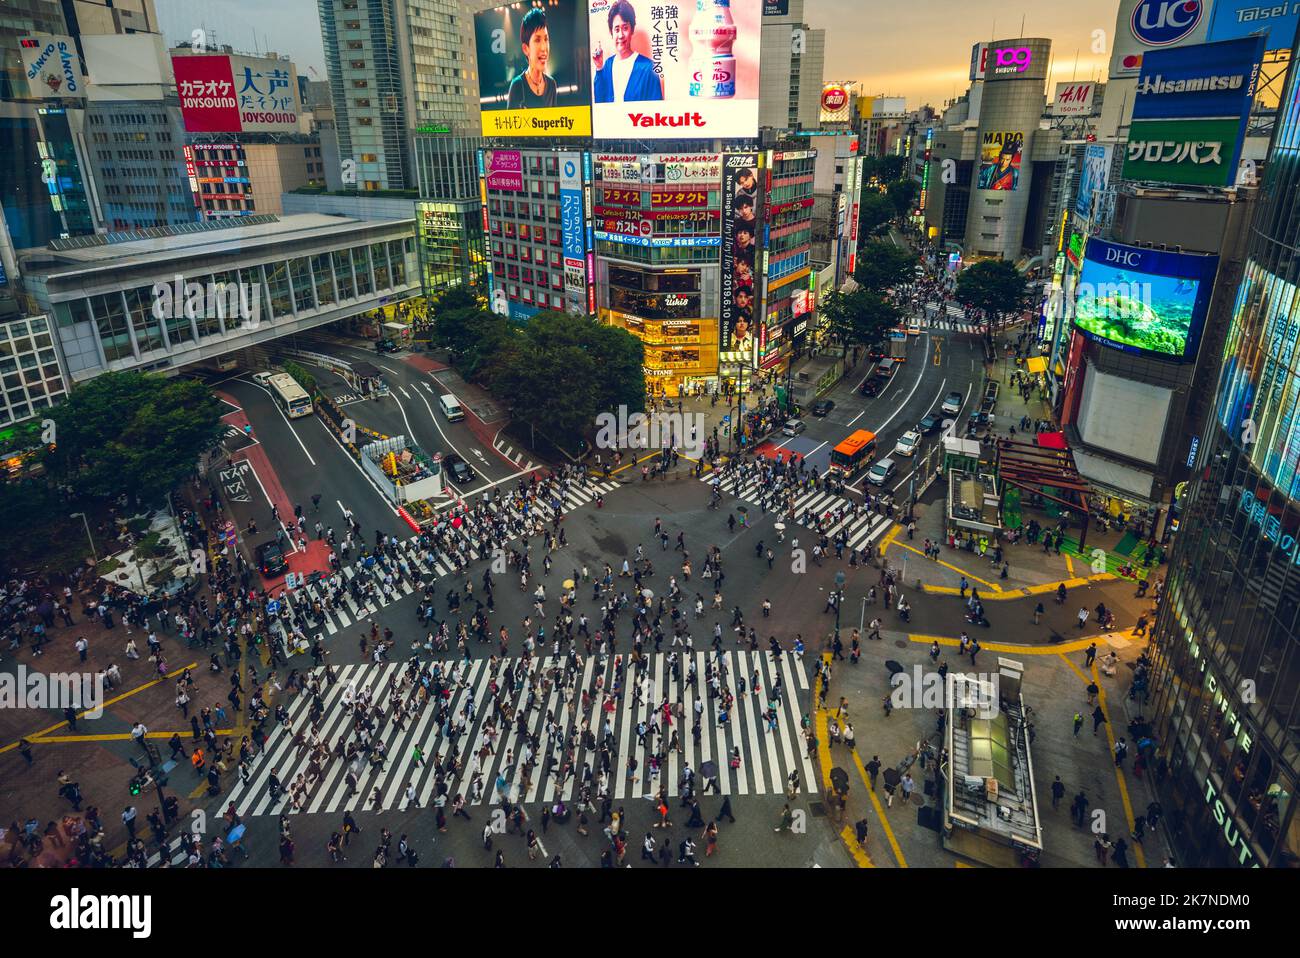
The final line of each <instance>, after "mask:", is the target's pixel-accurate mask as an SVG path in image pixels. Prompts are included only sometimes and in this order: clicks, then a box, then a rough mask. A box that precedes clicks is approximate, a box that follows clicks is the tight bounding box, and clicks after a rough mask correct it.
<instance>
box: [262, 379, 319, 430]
mask: <svg viewBox="0 0 1300 958" xmlns="http://www.w3.org/2000/svg"><path fill="white" fill-rule="evenodd" d="M268 385H269V387H270V390H271V395H272V396H274V397H275V401H276V404H277V405H279V407H280V410H281V411H282V412H283V413H284V414H285V415H286V416H288V417H289V418H290V419H296V418H298V417H299V416H310V415H311V413H312V408H311V397H310V396H308V395H307V391H306V390H305V389H303V388H302V387H301V386H299V385H298V380H296V379H294V378H293V377H292V376H290V375H289V374H288V373H276V374H275V375H274V376H272V377H271V378H270V380H269V383H268Z"/></svg>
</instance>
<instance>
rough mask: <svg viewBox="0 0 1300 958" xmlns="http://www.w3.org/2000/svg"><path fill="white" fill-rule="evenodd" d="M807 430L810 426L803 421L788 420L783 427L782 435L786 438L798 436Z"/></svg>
mask: <svg viewBox="0 0 1300 958" xmlns="http://www.w3.org/2000/svg"><path fill="white" fill-rule="evenodd" d="M807 428H808V424H807V423H805V422H804V421H803V420H802V419H788V420H786V423H785V425H784V426H783V427H781V433H782V434H783V435H786V436H797V435H799V433H801V432H803V431H804V430H805V429H807Z"/></svg>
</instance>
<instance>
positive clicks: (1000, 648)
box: [907, 634, 1095, 655]
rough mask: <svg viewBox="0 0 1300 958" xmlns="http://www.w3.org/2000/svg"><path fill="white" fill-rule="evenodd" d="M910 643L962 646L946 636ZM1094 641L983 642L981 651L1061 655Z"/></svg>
mask: <svg viewBox="0 0 1300 958" xmlns="http://www.w3.org/2000/svg"><path fill="white" fill-rule="evenodd" d="M907 638H908V641H910V642H916V643H918V644H920V645H929V644H930V643H931V642H938V643H939V644H940V645H946V646H954V647H956V646H960V645H961V640H960V639H950V638H948V636H946V635H911V634H909V635H908V637H907ZM1093 641H1095V640H1094V639H1091V638H1087V639H1077V640H1075V641H1074V642H1058V643H1057V644H1056V645H1050V646H1039V645H1013V644H1011V643H1009V642H981V643H980V650H981V651H986V652H1011V653H1014V654H1015V655H1059V654H1060V653H1062V652H1079V651H1082V650H1083V649H1086V648H1087V647H1088V645H1089V643H1091V642H1093Z"/></svg>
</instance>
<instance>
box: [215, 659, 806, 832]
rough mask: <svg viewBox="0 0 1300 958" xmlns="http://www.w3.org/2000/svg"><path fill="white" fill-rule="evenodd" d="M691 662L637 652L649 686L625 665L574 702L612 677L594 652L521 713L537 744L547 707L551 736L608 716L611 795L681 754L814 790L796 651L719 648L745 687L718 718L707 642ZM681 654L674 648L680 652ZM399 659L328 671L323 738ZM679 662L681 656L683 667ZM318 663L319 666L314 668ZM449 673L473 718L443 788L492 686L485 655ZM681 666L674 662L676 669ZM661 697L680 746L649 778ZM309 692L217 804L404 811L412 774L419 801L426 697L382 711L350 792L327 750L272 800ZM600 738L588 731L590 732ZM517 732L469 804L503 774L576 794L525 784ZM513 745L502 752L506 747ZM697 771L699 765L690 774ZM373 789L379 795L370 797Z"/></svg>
mask: <svg viewBox="0 0 1300 958" xmlns="http://www.w3.org/2000/svg"><path fill="white" fill-rule="evenodd" d="M689 654H690V655H691V656H693V659H694V662H695V665H696V668H697V670H698V682H697V686H698V687H692V686H691V685H689V684H688V683H686V682H685V681H683V682H681V683H680V684H679V683H678V682H677V681H676V680H674V679H673V677H672V676H671V674H670V672H669V666H668V653H657V654H654V655H651V656H649V657H648V658H647V667H646V672H645V674H646V675H648V676H649V679H650V684H651V689H650V692H649V694H647V695H646V696H644V697H643V699H642V701H641V702H639V703H638V702H637V701H636V699H635V698H634V696H633V694H632V688H631V684H632V682H633V681H635V679H636V677H638V676H639V675H640V673H639V672H637V671H636V670H629V672H628V673H627V675H626V681H627V682H628V686H627V687H626V688H625V689H624V691H623V694H622V696H621V697H620V698H618V699H614V700H613V702H612V704H613V708H612V711H609V710H606V706H605V703H604V697H603V696H601V695H595V696H593V697H592V701H591V704H590V706H589V708H588V709H587V710H584V709H583V708H582V698H581V690H582V689H583V688H587V689H591V688H592V683H593V682H594V680H595V677H596V676H597V675H603V676H604V678H605V687H606V688H609V687H611V683H612V680H613V671H614V668H613V658H612V657H610V658H608V659H607V660H606V661H605V662H604V663H600V662H598V660H597V658H596V657H592V658H590V659H588V660H587V661H586V662H585V663H584V666H583V670H582V674H581V679H580V685H579V686H578V689H577V691H576V693H575V694H572V695H570V694H568V693H567V692H565V691H564V690H562V689H561V688H559V687H553V688H551V690H550V691H549V692H548V693H546V694H545V695H542V696H539V697H538V700H537V703H536V705H535V706H534V708H533V710H532V711H531V712H527V713H526V714H525V724H526V727H527V729H528V731H529V732H530V734H535V735H541V736H543V749H545V748H546V745H547V743H546V740H545V729H544V723H545V716H546V714H547V712H548V711H551V712H553V713H554V715H555V719H556V722H557V725H558V727H559V729H560V732H559V735H560V737H561V738H567V737H568V736H569V735H570V734H572V732H573V731H574V730H575V729H577V728H579V727H580V726H581V725H582V723H583V722H586V723H588V726H589V727H590V728H591V729H592V730H593V732H595V731H597V730H602V729H603V728H604V727H605V726H606V725H608V727H609V729H610V731H611V732H612V734H613V736H614V741H615V743H616V746H615V747H616V749H617V758H616V760H615V761H614V762H613V764H612V766H611V770H610V777H611V781H610V785H611V793H612V795H613V797H614V799H615V800H616V801H618V800H623V799H627V798H638V797H641V798H647V799H648V798H652V797H653V796H654V795H655V794H656V793H657V792H658V789H659V787H660V785H662V786H664V787H666V788H667V789H668V794H669V795H670V796H675V795H678V794H679V788H680V775H681V773H682V770H683V768H684V767H685V765H688V764H689V765H690V766H691V768H692V769H695V770H696V771H697V772H698V771H699V769H700V767H701V766H702V764H703V763H704V762H709V761H712V762H715V763H716V764H717V767H718V785H719V788H720V790H721V792H722V794H725V795H750V794H754V795H761V794H780V793H783V792H784V791H785V789H786V787H787V782H788V780H789V775H790V773H791V772H795V771H797V772H798V773H799V778H800V788H801V791H803V792H805V793H811V792H812V791H814V790H815V782H816V778H815V776H814V769H813V766H812V762H811V760H810V759H809V757H808V755H807V752H806V749H805V747H804V743H803V740H802V733H801V728H800V715H801V710H800V706H799V697H800V695H801V694H802V695H803V696H804V697H805V698H806V697H807V695H808V694H809V692H808V676H807V672H806V670H805V668H804V664H803V662H802V661H792V658H793V657H792V656H791V655H789V654H787V655H782V656H781V660H780V662H779V663H777V662H773V661H772V658H771V656H770V654H768V653H765V652H750V651H748V650H743V649H742V650H733V651H727V652H724V653H722V659H723V661H724V662H725V663H726V665H727V668H728V683H729V684H730V685H731V687H732V688H733V689H734V688H735V687H736V680H737V678H739V677H743V678H744V679H745V682H746V691H745V692H744V693H743V694H740V693H738V694H737V695H736V700H735V703H734V707H733V710H732V713H731V715H730V717H729V719H728V721H727V722H726V724H719V722H718V717H719V715H718V706H719V704H720V700H719V699H717V698H710V697H709V695H708V694H707V684H706V682H705V678H704V675H705V665H706V662H707V661H708V660H709V658H710V657H711V656H713V655H714V653H712V652H708V653H706V652H693V653H689ZM683 658H684V656H683ZM519 662H520V660H519V659H505V660H504V661H502V662H501V666H502V667H504V666H505V665H516V666H517V665H518V663H519ZM559 663H560V660H555V659H552V658H551V657H545V658H535V659H533V661H532V663H531V669H532V672H533V674H534V675H535V674H537V672H538V670H539V669H549V668H552V667H554V666H555V665H557V664H559ZM405 667H406V666H405V663H394V664H385V665H351V666H344V667H342V668H340V669H338V670H337V673H338V681H336V682H334V683H332V684H331V685H330V686H329V687H328V688H327V689H325V690H324V692H323V693H322V699H323V701H324V712H323V714H322V716H321V719H320V723H319V724H320V729H321V738H322V740H323V741H325V742H326V743H330V744H333V743H337V741H338V740H339V738H341V737H345V738H350V737H351V736H352V728H351V723H352V719H351V713H350V710H349V709H348V708H347V707H346V706H345V705H344V704H343V703H344V697H345V693H347V690H348V689H352V690H354V691H355V690H356V689H360V688H363V687H366V686H369V687H370V688H371V689H372V692H373V695H374V701H375V702H376V703H378V704H380V705H381V706H386V705H387V704H388V700H389V697H390V695H391V687H390V681H391V679H392V677H393V676H394V675H397V674H399V673H400V671H401V670H404V669H405ZM684 668H685V666H683V669H684ZM318 672H319V670H318ZM755 672H757V674H758V676H759V685H760V694H759V695H758V696H757V697H755V696H754V695H753V694H752V692H751V682H752V677H753V675H754V673H755ZM455 674H456V677H457V679H456V683H455V686H454V688H453V691H452V695H451V703H450V709H449V713H448V714H449V715H450V716H452V717H453V720H454V717H455V716H457V715H459V714H460V713H461V711H462V709H464V708H465V707H466V705H467V703H473V704H472V711H471V716H472V717H471V719H470V720H469V722H468V723H467V725H466V728H465V732H464V733H463V734H462V735H461V736H460V738H459V739H458V740H457V744H456V749H457V754H458V756H459V758H460V760H461V762H462V764H463V766H464V771H463V772H462V773H461V775H460V776H459V778H458V779H456V780H454V781H452V782H449V783H448V784H449V787H450V789H451V792H452V794H455V793H456V792H466V793H468V782H469V777H470V765H471V761H472V758H473V754H474V752H475V751H476V750H477V749H478V748H479V746H480V733H481V732H482V731H483V729H484V720H485V719H486V718H487V717H488V716H489V715H490V714H491V712H492V709H491V696H490V695H489V692H488V688H489V684H490V682H491V679H492V677H493V674H495V673H492V672H491V670H490V666H489V660H486V659H475V660H466V661H461V662H459V663H457V665H456V672H455ZM683 674H684V673H683ZM777 677H779V678H780V680H781V684H782V694H781V702H780V703H779V704H778V706H777V716H778V717H777V727H776V730H775V731H774V732H769V731H768V730H767V722H766V719H765V718H764V712H765V711H766V706H767V702H768V693H769V690H770V689H771V688H772V684H773V682H774V681H775V679H776V678H777ZM527 695H528V685H527V683H525V684H524V685H523V687H522V688H521V690H520V691H519V692H518V693H517V694H512V695H511V699H512V702H511V704H512V705H513V706H515V707H516V708H519V707H522V706H524V705H525V703H526V700H527ZM664 697H667V698H668V699H669V700H671V701H676V700H677V699H678V697H680V699H681V701H682V705H683V709H684V711H685V716H684V718H683V719H681V720H680V721H679V720H678V719H677V717H676V716H673V718H672V722H673V727H674V728H676V731H677V733H678V735H679V737H680V744H681V751H680V754H679V753H678V752H675V751H674V752H670V753H669V755H668V759H667V761H666V762H665V763H664V765H663V767H662V768H661V769H660V772H659V775H660V776H661V778H660V779H659V780H658V781H656V780H654V779H653V778H652V777H651V776H650V770H649V765H648V761H649V757H650V754H649V750H650V746H649V745H648V744H647V745H641V744H640V743H639V740H638V737H637V735H636V726H637V724H638V723H639V722H642V721H645V722H647V723H649V722H650V720H651V718H652V716H653V714H654V713H656V711H657V708H658V705H659V703H660V702H661V701H662V699H663V698H664ZM309 702H310V699H309V697H308V696H306V695H301V696H299V697H298V698H297V699H296V700H295V701H294V702H293V703H292V704H291V705H290V707H289V721H288V723H287V724H286V725H283V726H278V727H276V728H275V729H274V730H273V731H272V733H271V735H270V736H269V738H268V739H267V742H266V746H265V748H264V750H263V751H262V753H261V754H260V755H259V757H258V758H257V759H255V763H256V764H255V767H254V769H253V771H252V772H251V774H250V777H249V780H248V782H247V783H244V782H240V783H239V784H237V785H236V786H235V788H234V790H233V791H232V792H231V793H230V795H229V796H228V797H227V798H225V799H223V800H222V803H223V804H226V803H231V802H233V803H234V805H235V808H236V810H237V811H238V813H239V814H240V815H241V816H249V815H253V816H259V815H279V814H322V813H323V814H329V815H334V814H342V812H343V811H344V810H349V811H353V812H356V811H361V810H364V811H372V810H406V809H407V808H408V807H409V802H408V801H407V798H406V786H407V783H411V784H412V785H413V786H414V788H415V792H416V795H417V801H418V802H419V804H420V805H421V806H424V805H427V804H428V803H429V802H430V801H432V799H433V794H434V789H435V787H436V776H435V764H436V761H437V758H436V757H437V756H441V758H442V760H443V761H444V762H445V760H446V749H447V738H446V734H445V733H446V731H447V728H446V727H445V725H444V726H443V727H434V725H433V715H434V709H433V707H432V706H431V705H430V706H427V707H426V708H424V709H423V710H422V711H421V712H420V713H419V714H418V715H417V716H416V717H415V718H413V719H411V720H408V721H407V722H406V724H405V725H404V727H403V728H401V729H398V728H397V727H396V725H395V724H394V723H393V722H392V721H391V720H389V721H386V722H385V724H384V726H383V728H382V729H380V730H379V732H378V733H377V738H378V739H379V740H382V741H383V742H384V745H385V748H386V749H387V757H386V760H385V762H384V765H383V767H382V768H379V767H376V766H371V765H370V764H369V763H363V768H362V769H361V770H360V776H359V781H358V783H357V788H356V791H355V792H352V793H349V789H348V783H347V778H346V773H345V768H344V763H343V762H342V761H341V760H339V759H337V758H333V757H332V758H331V759H330V760H329V762H328V764H327V765H326V767H325V768H324V769H322V773H321V776H320V778H319V780H318V781H317V783H316V785H315V786H314V787H313V788H311V789H310V790H309V792H308V794H307V798H306V799H305V801H304V802H303V804H302V807H301V808H300V809H294V808H293V806H292V804H291V803H290V802H289V799H288V795H287V793H286V794H285V795H282V796H281V797H280V798H279V799H277V800H274V801H273V800H272V799H271V796H270V792H269V789H268V783H269V781H270V776H271V770H272V769H277V770H278V771H277V776H278V777H279V779H280V781H281V782H282V783H284V785H285V787H286V789H287V788H288V787H289V785H290V784H291V783H292V782H293V781H294V780H295V779H296V778H297V777H298V775H299V774H301V773H303V772H305V771H306V770H307V768H308V766H309V764H310V754H309V751H308V750H307V749H305V748H304V749H297V748H295V746H294V744H293V732H292V730H293V729H295V728H303V727H305V724H306V721H307V713H308V710H309ZM697 702H698V703H699V708H700V724H701V732H702V734H701V736H700V742H699V743H698V745H697V743H696V742H695V740H694V738H693V736H692V734H691V730H690V726H691V725H692V723H693V716H694V714H695V710H696V707H697V704H696V703H697ZM663 731H664V734H665V736H666V737H667V738H668V739H670V738H671V735H672V731H673V728H670V727H668V726H667V725H665V726H664V729H663ZM600 737H603V734H602V735H601V736H598V738H600ZM417 745H418V746H419V747H420V748H421V750H422V753H423V755H424V756H425V757H426V758H425V760H421V761H418V762H417V759H416V751H415V747H416V746H417ZM522 746H523V742H522V741H521V738H520V735H519V729H518V724H517V722H516V723H511V724H510V725H509V726H503V727H501V729H500V734H499V737H498V739H497V741H496V743H495V746H494V751H493V753H492V754H491V755H490V756H489V757H488V759H487V762H486V763H485V764H484V765H483V767H482V781H483V783H484V790H483V793H482V794H481V795H480V796H479V797H478V798H477V799H476V800H475V801H473V802H471V804H477V805H483V804H497V803H499V802H500V800H501V798H502V797H503V796H502V795H501V794H500V793H499V792H498V791H497V787H496V786H497V783H498V781H499V780H500V779H501V778H502V777H504V779H505V781H506V790H507V792H508V797H509V798H510V800H511V801H523V802H525V803H528V802H535V801H546V802H553V801H555V800H556V799H564V800H566V801H568V800H571V799H572V798H573V797H574V795H575V794H576V793H577V790H578V786H579V780H578V777H577V776H576V775H575V776H572V777H569V778H567V779H566V780H564V781H563V782H560V781H558V780H557V776H555V775H544V774H542V771H541V769H542V767H543V766H542V763H541V762H540V761H539V762H538V764H537V769H536V770H535V773H534V775H533V777H532V778H531V780H530V781H529V782H528V783H527V790H526V791H525V790H524V786H525V782H524V770H523V768H522V763H521V762H520V761H519V756H520V754H521V752H522ZM737 748H739V750H740V754H741V764H740V767H739V768H738V769H733V768H731V767H730V761H729V757H730V756H731V754H732V752H733V750H734V749H737ZM508 755H509V756H512V760H511V761H510V762H507V761H506V757H507V756H508ZM629 755H631V756H634V757H635V758H636V759H637V765H638V767H637V773H636V774H637V779H636V780H633V778H632V776H631V775H629V774H628V772H627V770H626V765H627V758H628V756H629ZM584 762H585V763H588V764H590V765H591V767H592V769H593V771H594V770H595V769H596V768H597V767H598V759H597V756H596V755H595V754H594V753H592V752H590V751H588V750H587V749H585V748H582V747H580V748H579V749H578V752H577V755H576V758H575V768H576V769H580V768H581V767H582V765H583V763H584ZM699 782H702V776H700V777H699V778H697V783H699ZM376 789H378V790H379V802H378V803H377V804H376V803H375V802H373V800H372V798H373V795H374V793H375V790H376Z"/></svg>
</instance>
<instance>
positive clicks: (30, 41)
mask: <svg viewBox="0 0 1300 958" xmlns="http://www.w3.org/2000/svg"><path fill="white" fill-rule="evenodd" d="M18 48H19V50H20V51H21V53H22V58H23V72H24V73H26V74H27V91H28V94H29V95H31V96H33V97H36V98H38V99H42V100H48V99H52V98H55V97H65V96H85V95H86V83H85V80H84V78H83V77H82V76H81V57H80V55H78V53H77V45H76V44H75V43H74V42H73V41H72V38H71V37H63V36H56V35H54V34H50V33H33V34H31V35H30V36H26V37H22V38H21V39H20V40H19V41H18Z"/></svg>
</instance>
